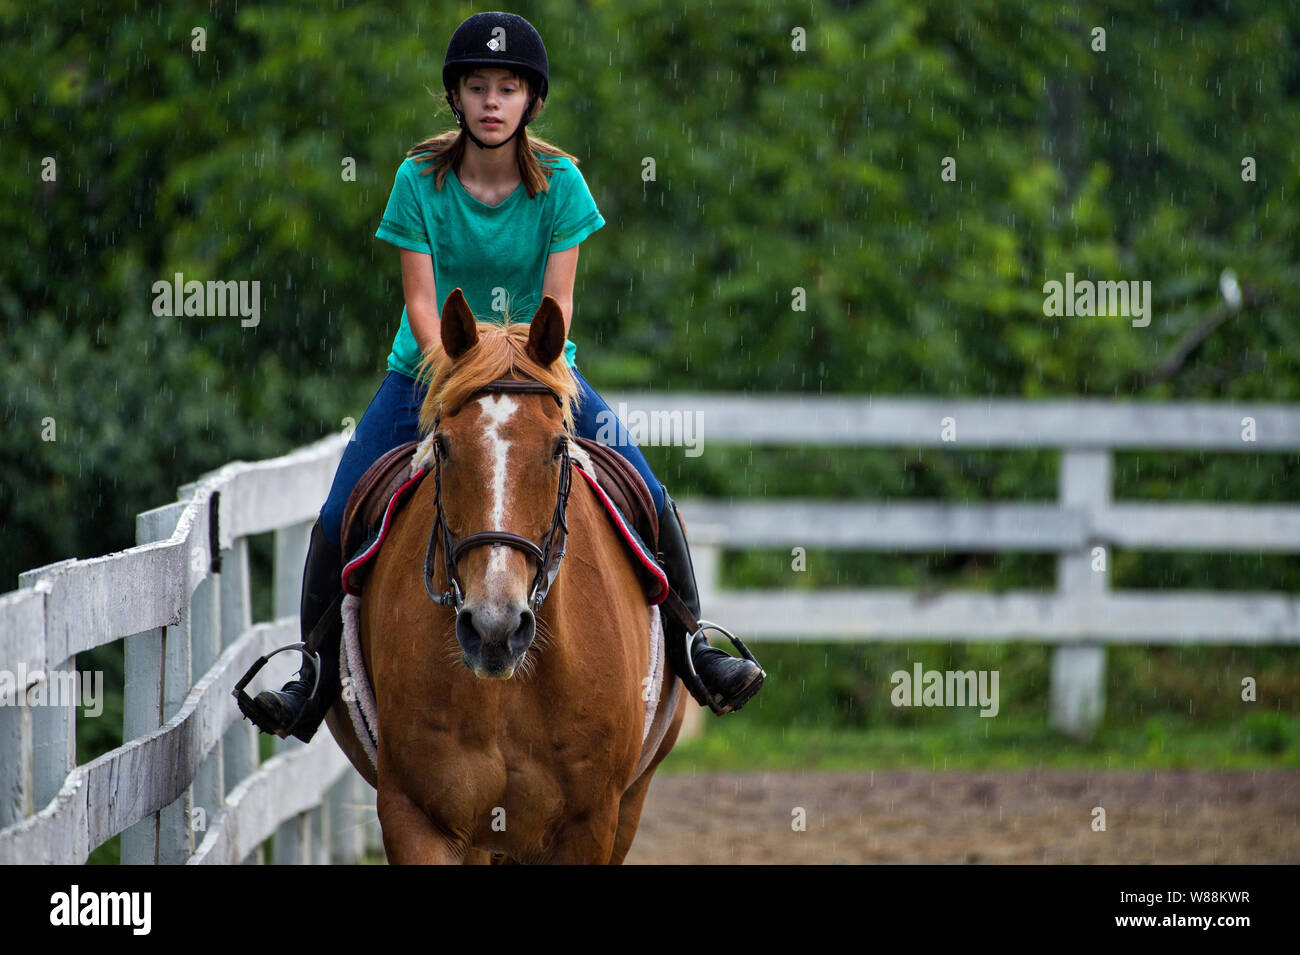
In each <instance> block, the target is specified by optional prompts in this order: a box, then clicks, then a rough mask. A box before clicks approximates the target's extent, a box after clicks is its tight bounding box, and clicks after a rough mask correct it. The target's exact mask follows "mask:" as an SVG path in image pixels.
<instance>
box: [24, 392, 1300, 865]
mask: <svg viewBox="0 0 1300 955" xmlns="http://www.w3.org/2000/svg"><path fill="white" fill-rule="evenodd" d="M606 397H607V400H608V401H609V402H610V404H611V405H614V406H615V407H618V408H619V409H620V413H623V409H624V407H625V408H626V417H627V418H628V419H629V424H633V420H632V419H633V417H634V416H635V415H638V414H642V415H646V416H652V415H660V416H663V417H662V422H663V423H669V422H671V420H672V418H671V416H672V415H673V414H674V413H675V414H677V415H678V418H677V421H678V422H679V423H680V422H681V421H683V420H685V419H684V417H683V416H692V418H693V419H694V420H695V421H697V422H700V423H701V424H702V426H703V428H702V432H701V433H699V434H698V435H697V436H696V437H697V438H701V439H702V440H703V443H704V445H705V447H707V445H708V443H709V442H716V443H718V444H746V443H751V444H768V445H780V444H804V445H828V446H872V445H878V446H906V447H941V448H948V449H952V450H969V449H975V448H1026V447H1051V448H1060V449H1061V450H1062V463H1061V470H1060V497H1059V500H1057V501H1054V502H1044V503H1040V504H1025V503H1014V504H1012V503H1006V504H1002V503H992V504H979V505H951V504H944V503H938V502H935V503H918V502H909V503H906V504H871V503H841V502H816V501H796V500H773V499H770V498H767V499H761V500H749V501H742V502H733V503H727V502H721V501H703V500H695V501H692V500H685V501H682V502H681V503H682V506H683V511H684V512H685V514H686V519H687V523H688V525H689V527H688V530H689V532H690V534H691V537H692V551H693V554H694V559H695V566H696V571H697V576H698V578H699V583H700V589H701V595H702V601H703V610H704V616H705V617H707V618H711V619H716V620H718V621H720V622H722V623H724V624H725V625H727V626H728V627H729V628H731V629H732V630H734V631H735V632H737V633H738V634H740V635H742V636H743V637H745V638H746V639H754V640H756V641H762V640H764V639H769V640H770V639H792V638H793V639H816V640H883V639H892V640H958V641H964V640H1031V641H1039V642H1047V643H1053V644H1055V645H1056V650H1055V654H1056V657H1055V660H1054V663H1053V668H1052V688H1051V692H1052V715H1053V721H1054V722H1055V723H1056V725H1058V726H1060V727H1061V728H1063V729H1065V730H1067V731H1069V732H1075V733H1082V732H1087V731H1088V730H1089V729H1090V728H1091V727H1092V726H1093V725H1095V723H1096V721H1097V720H1098V719H1099V718H1100V715H1101V712H1102V706H1103V700H1104V697H1103V686H1104V673H1105V645H1106V644H1107V643H1119V642H1140V643H1171V642H1200V643H1211V644H1213V643H1273V644H1295V643H1297V642H1300V600H1297V597H1296V596H1295V595H1292V594H1270V593H1260V592H1250V593H1225V592H1198V591H1184V590H1159V591H1115V590H1112V589H1110V587H1109V584H1108V574H1107V572H1106V571H1105V570H1101V571H1098V570H1094V555H1095V551H1094V548H1098V547H1101V548H1105V549H1107V551H1108V550H1109V548H1110V547H1112V546H1126V547H1134V548H1142V549H1146V550H1212V551H1233V550H1240V551H1270V552H1285V553H1293V552H1296V551H1300V507H1296V506H1292V505H1285V506H1283V505H1269V506H1251V505H1244V504H1173V503H1158V504H1149V503H1123V502H1116V501H1113V500H1112V499H1111V455H1112V452H1113V451H1114V450H1117V449H1125V448H1131V449H1148V450H1160V449H1164V450H1171V449H1177V450H1183V449H1206V450H1215V451H1235V452H1243V453H1249V452H1293V451H1296V450H1298V449H1300V408H1297V407H1294V406H1278V405H1226V404H1203V403H1198V404H1134V403H1128V404H1124V403H1114V402H1104V401H1086V400H1082V401H1066V402H1024V401H1011V400H1005V401H1003V400H998V401H989V400H952V401H949V400H937V399H920V400H899V399H848V398H820V397H806V398H798V397H790V396H785V397H780V398H755V397H719V396H716V395H684V394H677V395H671V396H667V395H658V394H624V395H616V394H611V395H607V396H606ZM619 402H624V403H625V406H624V405H619ZM697 415H698V417H695V416H697ZM1244 419H1249V421H1244ZM1243 422H1244V423H1243ZM633 426H634V427H635V425H633ZM634 436H635V431H634ZM342 449H343V439H342V437H341V436H334V437H330V438H327V439H325V440H323V441H321V442H318V443H316V444H313V445H310V446H308V447H306V448H302V449H300V450H299V451H296V452H294V453H292V454H289V455H287V456H285V457H283V458H277V459H275V460H271V461H264V462H259V463H256V464H247V463H243V462H237V463H234V464H230V465H228V466H226V467H224V468H222V469H220V470H219V471H216V472H213V473H211V474H209V475H206V476H204V477H203V478H202V479H201V480H200V481H198V482H196V483H195V484H191V485H186V486H185V487H183V488H181V490H180V494H179V499H178V501H177V502H176V503H175V504H169V505H166V506H164V507H161V508H158V509H156V510H153V511H149V512H146V513H145V514H141V515H140V516H139V519H138V523H137V541H138V546H136V547H133V548H131V549H129V550H126V551H122V552H119V553H116V554H111V555H108V556H106V557H100V558H95V559H91V560H68V561H62V562H60V563H57V564H52V565H50V566H48V567H42V568H39V569H37V570H33V571H29V572H27V573H25V574H22V575H21V577H20V588H21V589H19V590H17V591H14V592H12V593H9V594H5V595H4V596H0V671H7V672H9V673H11V674H13V673H21V672H25V673H27V674H35V676H34V677H33V678H32V679H30V680H28V681H27V683H28V686H29V687H31V686H40V685H46V686H54V685H56V684H58V683H59V682H60V681H62V680H66V679H67V678H68V677H70V675H71V674H73V673H74V672H75V671H76V656H77V654H79V653H84V652H86V651H88V650H90V649H92V648H94V647H98V646H102V645H104V644H108V643H112V642H114V641H117V640H122V639H125V652H126V685H125V707H126V712H125V719H124V724H125V725H124V733H123V738H124V739H125V740H126V742H125V743H124V744H123V745H122V746H121V747H119V748H118V749H115V750H113V751H112V752H110V753H107V754H105V755H104V756H101V757H99V758H98V759H95V760H93V761H91V762H89V763H86V764H85V765H81V766H77V765H75V718H76V710H75V708H72V707H69V706H0V862H49V863H79V862H83V861H85V860H86V858H87V856H88V855H89V853H90V852H91V850H93V849H94V848H95V847H97V846H99V845H101V844H103V843H104V842H105V841H107V840H108V839H110V838H111V837H113V836H114V835H116V834H117V833H122V834H123V835H122V861H124V862H133V863H140V862H158V863H182V862H184V863H190V864H195V863H204V862H224V863H234V862H256V861H262V847H263V844H264V843H265V841H266V840H267V839H268V838H269V837H271V836H272V835H273V834H274V836H275V840H274V846H275V851H274V855H273V861H276V862H326V861H355V860H357V859H358V858H360V856H361V855H362V853H363V851H364V849H365V848H366V847H370V848H377V847H378V844H379V828H378V822H377V819H376V818H375V815H374V808H373V793H372V792H371V791H370V790H369V787H368V786H367V785H366V784H365V783H364V782H363V781H361V779H360V777H358V776H357V775H356V774H355V773H354V772H353V771H352V770H351V767H350V766H349V764H348V763H347V761H346V759H345V758H344V757H343V756H342V754H341V753H340V752H339V750H338V748H337V746H336V745H335V744H334V741H333V738H332V737H331V736H330V734H329V732H328V731H326V730H322V731H321V732H319V733H318V734H317V736H316V738H315V739H314V740H313V741H312V743H311V744H310V745H308V746H303V745H301V744H299V743H297V741H292V740H291V741H288V742H287V743H280V742H279V741H277V748H278V752H277V754H276V755H275V756H274V757H272V758H271V759H269V760H267V761H266V762H264V763H261V762H260V761H259V758H258V746H257V736H256V732H255V731H254V730H253V728H252V727H251V726H250V725H249V724H248V723H247V722H245V721H243V719H242V717H240V715H239V713H238V710H237V707H236V706H235V702H234V700H233V699H232V698H231V695H230V694H231V690H232V689H233V687H234V684H235V682H236V681H237V680H238V678H239V677H240V676H241V675H242V674H243V673H244V671H245V670H246V669H247V668H248V667H249V666H250V665H251V664H252V662H253V661H254V660H255V659H256V658H257V657H258V656H259V655H261V654H263V653H265V652H267V651H269V650H271V649H273V648H275V647H278V646H281V645H283V644H286V643H292V642H295V641H296V640H298V638H299V629H298V621H297V610H298V596H299V588H300V584H301V574H302V567H303V562H304V559H305V555H306V547H307V540H308V533H309V530H310V527H311V524H312V522H313V521H314V520H315V517H316V514H317V512H318V510H319V508H320V505H321V502H322V501H323V500H324V499H325V496H326V494H327V492H328V490H329V485H330V483H331V480H332V477H333V474H334V469H335V467H336V466H337V463H338V458H339V455H340V454H341V453H342ZM706 453H707V452H706ZM266 532H273V533H274V540H275V560H274V593H275V599H274V603H275V606H274V615H275V620H274V621H273V622H269V623H258V624H256V625H254V624H252V623H251V620H250V608H249V568H248V538H249V536H250V535H255V534H261V533H266ZM726 547H771V548H783V549H784V548H792V547H804V548H806V549H808V550H809V551H812V550H816V549H819V548H851V549H860V550H884V551H927V550H960V551H973V552H981V551H1000V550H1013V551H1038V552H1043V551H1046V552H1050V553H1055V554H1057V555H1058V556H1057V561H1058V587H1057V589H1056V591H1055V592H1042V593H1040V592H1013V593H1004V594H997V595H994V594H980V593H969V592H965V593H961V592H950V593H944V594H938V595H934V594H925V595H921V594H916V593H912V592H908V591H895V590H881V589H866V590H851V591H846V590H835V591H826V592H816V591H809V590H800V589H795V588H791V589H787V590H776V591H770V590H769V591H759V592H740V591H724V590H720V589H719V587H718V585H717V579H718V578H717V567H718V557H719V552H720V550H721V549H722V548H726ZM297 662H298V658H297V655H296V654H281V655H280V656H278V657H276V658H275V660H273V661H272V663H271V664H270V665H269V666H268V667H267V668H266V669H265V670H264V671H263V672H262V674H261V675H260V676H259V679H258V685H259V686H267V685H278V684H279V682H281V681H282V680H284V679H287V678H288V677H289V675H290V674H291V673H292V672H293V670H294V669H295V667H296V665H297Z"/></svg>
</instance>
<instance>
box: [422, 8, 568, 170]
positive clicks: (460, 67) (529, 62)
mask: <svg viewBox="0 0 1300 955" xmlns="http://www.w3.org/2000/svg"><path fill="white" fill-rule="evenodd" d="M478 67H494V68H497V69H506V70H513V71H514V72H516V73H519V74H521V75H522V76H523V77H524V78H525V79H527V80H528V85H529V87H530V88H531V92H532V98H531V99H530V100H529V101H528V106H527V108H526V109H525V110H524V116H523V119H522V120H521V121H520V123H519V125H518V126H516V127H515V131H514V132H513V133H511V134H510V135H509V136H508V137H507V138H506V139H505V140H503V141H502V142H499V143H497V144H495V145H492V146H489V145H488V144H486V143H484V142H483V141H482V140H480V139H479V138H478V137H477V136H475V135H474V132H473V131H472V130H471V129H470V128H469V124H468V123H466V122H465V114H464V113H462V112H461V111H460V110H459V109H457V108H456V103H455V101H454V100H453V99H452V96H451V91H452V90H454V89H455V88H456V84H457V83H459V82H460V78H461V76H462V75H463V74H465V73H468V72H470V71H471V70H473V69H476V68H478ZM549 75H550V70H549V67H548V64H547V61H546V45H545V44H543V43H542V38H541V35H540V34H539V33H538V32H537V31H536V30H535V29H533V25H532V24H531V23H529V22H528V21H527V20H525V19H524V18H523V17H521V16H517V15H516V14H513V13H497V12H492V13H476V14H474V15H473V16H472V17H470V18H469V19H468V20H466V21H465V22H464V23H462V24H461V25H460V26H458V27H457V28H456V32H455V33H453V34H452V36H451V42H450V43H448V44H447V58H446V59H445V60H444V61H443V65H442V85H443V87H444V89H445V90H446V96H447V103H448V104H449V105H450V106H451V111H452V112H453V113H454V114H455V115H456V123H457V125H459V126H460V128H461V129H463V130H465V132H466V134H468V135H469V138H470V139H472V140H474V142H475V143H476V144H477V145H478V146H479V147H481V148H482V149H496V148H498V147H499V146H504V145H505V144H506V143H508V142H510V140H512V139H514V138H515V134H516V133H518V132H519V130H521V129H523V128H524V127H525V126H527V125H528V124H529V122H531V121H532V116H531V114H532V111H533V107H534V106H536V105H537V101H538V100H539V99H545V98H546V93H547V90H548V88H549V85H550V84H549Z"/></svg>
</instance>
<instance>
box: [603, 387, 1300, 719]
mask: <svg viewBox="0 0 1300 955" xmlns="http://www.w3.org/2000/svg"><path fill="white" fill-rule="evenodd" d="M607 400H608V401H609V402H610V404H611V405H615V406H616V407H618V409H619V412H620V414H623V415H624V416H625V417H626V418H627V420H628V423H629V425H630V426H632V427H633V428H634V430H633V436H634V437H636V431H635V422H636V421H637V420H638V418H639V419H640V421H641V422H642V423H643V425H644V426H645V427H646V429H647V431H649V432H651V433H653V432H654V425H653V423H652V421H651V419H652V418H653V417H654V416H659V419H660V422H659V428H658V431H659V433H660V434H664V433H670V432H671V431H672V427H673V422H674V421H676V422H679V423H682V433H688V431H687V429H686V428H685V425H684V422H685V421H686V420H688V417H687V416H694V415H698V418H697V419H696V420H697V421H698V422H699V423H700V424H701V425H702V427H701V428H699V429H698V430H699V432H700V433H696V434H694V435H692V438H693V439H694V440H695V441H700V442H701V444H702V449H703V451H704V453H707V448H708V445H709V444H710V442H713V443H717V444H749V445H794V444H800V445H823V446H839V447H846V446H899V447H926V448H944V449H948V450H953V451H970V450H973V449H989V448H997V449H1015V448H1057V449H1060V451H1061V466H1060V471H1059V482H1058V486H1059V498H1058V499H1057V500H1056V501H1051V502H1042V503H1020V502H1017V503H988V504H946V503H943V502H917V501H909V502H907V503H890V504H881V503H870V502H851V503H844V502H828V501H808V500H785V499H783V500H776V499H772V498H761V499H746V500H739V501H734V502H721V501H702V500H689V499H686V500H682V501H680V502H679V503H680V505H681V507H682V511H683V514H684V515H685V517H686V522H687V525H688V528H687V529H688V532H689V533H690V534H691V541H692V545H691V550H692V554H693V557H694V561H695V570H696V576H697V577H698V578H699V585H700V590H701V601H702V602H701V608H702V612H703V615H704V616H705V617H706V618H709V619H716V620H717V621H718V622H720V623H722V624H723V625H725V626H727V627H728V628H729V629H731V630H733V631H734V632H736V633H737V634H740V635H741V636H742V637H743V638H745V639H749V638H753V639H755V640H763V639H791V638H794V639H809V640H834V641H838V640H907V641H917V640H922V641H925V640H934V641H952V640H956V641H966V640H1026V641H1034V642H1042V643H1051V644H1054V645H1055V649H1054V651H1053V654H1054V655H1053V662H1052V671H1051V690H1050V692H1051V700H1050V712H1051V720H1052V723H1053V725H1055V726H1056V727H1058V728H1059V729H1061V730H1063V731H1065V732H1068V733H1070V734H1072V735H1082V736H1086V735H1088V734H1089V733H1091V732H1092V731H1093V730H1094V729H1095V727H1096V725H1097V723H1098V721H1099V720H1100V719H1101V716H1102V712H1103V707H1104V700H1105V696H1104V688H1105V660H1106V654H1105V646H1106V644H1108V643H1143V644H1158V643H1204V644H1229V643H1252V644H1295V643H1297V642H1300V599H1297V595H1295V594H1289V593H1268V592H1261V591H1250V592H1244V593H1233V592H1224V591H1195V590H1185V589H1170V590H1131V591H1124V590H1113V589H1111V588H1110V584H1109V579H1110V576H1109V566H1110V551H1111V549H1112V548H1114V547H1126V548H1132V549H1140V550H1144V551H1177V550H1186V551H1207V552H1217V551H1224V552H1227V551H1250V552H1261V551H1264V552H1274V553H1297V552H1300V506H1296V505H1293V504H1287V505H1259V506H1255V505H1249V504H1241V503H1205V504H1199V503H1198V504H1189V503H1147V502H1141V503H1139V502H1130V503H1126V502H1123V501H1115V500H1112V495H1111V488H1112V481H1111V463H1112V455H1113V452H1114V451H1116V450H1124V449H1129V450H1144V451H1161V450H1164V451H1170V450H1178V451H1184V450H1206V451H1220V452H1235V453H1242V454H1246V453H1259V452H1295V451H1297V450H1300V406H1295V405H1276V404H1224V403H1204V402H1187V403H1160V404H1155V403H1139V402H1113V401H1105V400H1090V399H1084V400H1071V401H1021V400H990V399H982V400H981V399H964V400H943V399H915V400H909V399H880V398H876V399H871V398H825V397H813V396H809V397H806V398H792V397H789V396H784V397H779V398H766V397H748V396H746V397H733V396H725V397H722V396H716V395H690V394H673V395H658V394H624V395H610V396H607ZM620 402H621V404H620ZM674 416H676V418H674ZM692 453H694V452H692ZM685 466H686V467H689V458H688V459H687V463H686V465H685ZM1293 482H1294V483H1293V484H1292V488H1293V490H1295V491H1296V496H1298V497H1300V479H1295V478H1293ZM754 547H762V548H781V549H786V550H790V549H792V548H795V547H803V548H805V549H806V550H807V551H813V550H816V549H821V548H829V549H854V550H875V551H958V552H973V553H974V552H997V551H1027V552H1048V553H1054V554H1056V555H1057V587H1056V590H1055V592H1043V591H1020V592H1009V593H1001V594H986V593H971V592H962V591H948V592H943V593H929V592H927V593H916V592H913V591H908V590H890V589H884V588H877V589H859V590H841V589H836V590H826V591H814V590H809V589H797V588H795V587H791V588H789V589H784V590H763V591H723V590H719V589H718V586H717V579H718V575H717V561H718V556H719V550H720V548H754ZM1097 548H1102V549H1103V550H1102V551H1100V552H1099V551H1097V550H1096V549H1097ZM1099 553H1101V554H1102V556H1103V558H1104V560H1105V563H1104V566H1103V565H1102V564H1101V562H1100V561H1098V560H1097V559H1096V558H1097V555H1098V554H1099ZM795 576H797V575H796V574H795V573H792V574H791V577H792V578H794V577H795Z"/></svg>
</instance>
